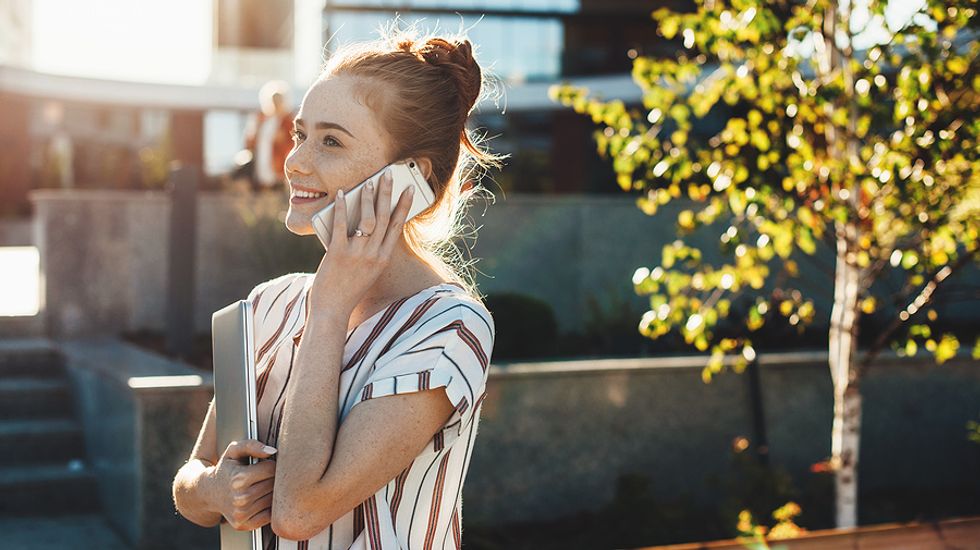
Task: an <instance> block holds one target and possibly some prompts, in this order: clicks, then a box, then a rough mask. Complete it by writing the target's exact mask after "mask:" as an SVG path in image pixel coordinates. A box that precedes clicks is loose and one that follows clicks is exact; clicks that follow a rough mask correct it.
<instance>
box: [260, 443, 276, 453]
mask: <svg viewBox="0 0 980 550" xmlns="http://www.w3.org/2000/svg"><path fill="white" fill-rule="evenodd" d="M262 452H263V453H266V454H270V455H272V454H276V453H278V452H279V449H276V448H275V447H270V446H268V445H266V446H265V447H262Z"/></svg>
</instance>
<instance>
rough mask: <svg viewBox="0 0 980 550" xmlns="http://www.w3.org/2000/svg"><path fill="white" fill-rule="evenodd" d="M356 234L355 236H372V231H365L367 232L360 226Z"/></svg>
mask: <svg viewBox="0 0 980 550" xmlns="http://www.w3.org/2000/svg"><path fill="white" fill-rule="evenodd" d="M354 236H355V237H370V236H371V234H370V233H365V232H363V231H361V230H360V228H358V229H357V230H356V231H354Z"/></svg>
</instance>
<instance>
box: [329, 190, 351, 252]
mask: <svg viewBox="0 0 980 550" xmlns="http://www.w3.org/2000/svg"><path fill="white" fill-rule="evenodd" d="M346 242H347V199H346V195H345V194H344V190H343V189H339V190H337V198H335V199H334V207H333V235H331V236H330V244H332V245H333V244H339V243H346Z"/></svg>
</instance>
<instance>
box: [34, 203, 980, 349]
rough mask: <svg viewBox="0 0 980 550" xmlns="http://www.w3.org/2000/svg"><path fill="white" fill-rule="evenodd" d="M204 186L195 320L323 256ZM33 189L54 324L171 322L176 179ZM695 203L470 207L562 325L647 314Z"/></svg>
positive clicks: (493, 278)
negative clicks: (614, 306)
mask: <svg viewBox="0 0 980 550" xmlns="http://www.w3.org/2000/svg"><path fill="white" fill-rule="evenodd" d="M199 197H200V198H199V203H198V218H197V219H198V228H197V235H198V239H197V249H196V253H195V257H196V262H197V277H196V283H195V285H196V288H195V302H194V303H195V306H196V311H195V329H196V331H198V332H200V333H206V332H207V331H209V330H210V323H211V313H212V312H214V311H215V310H217V309H219V308H221V307H223V306H225V305H227V304H229V303H231V302H232V301H234V300H237V299H240V298H242V297H244V296H245V295H246V293H247V292H248V291H249V290H251V288H252V287H253V286H254V285H255V284H258V283H259V282H261V281H264V280H267V279H269V278H271V277H274V276H278V275H281V274H284V273H288V272H291V271H305V272H312V271H315V270H316V266H317V264H318V263H319V255H320V254H322V252H321V250H322V249H321V248H320V247H319V244H318V242H317V241H316V239H315V237H313V236H308V237H306V238H298V237H297V236H295V235H293V234H291V233H289V232H288V231H287V230H286V229H285V226H284V225H283V223H282V219H283V217H282V216H283V214H284V208H285V207H286V202H285V198H284V197H283V196H280V195H279V194H265V195H261V196H253V195H248V194H235V193H231V192H228V193H213V192H203V193H201V194H200V195H199ZM31 200H32V201H33V202H34V206H35V212H36V214H35V219H34V242H35V243H37V246H38V247H39V248H40V251H41V269H42V272H43V275H44V279H45V283H46V285H45V286H46V291H45V292H46V294H45V300H44V303H45V304H46V310H45V316H46V323H47V332H48V334H49V335H51V336H55V337H59V336H72V335H91V334H116V333H119V332H120V331H130V330H138V329H155V330H162V329H163V327H164V324H165V319H166V311H165V310H166V304H167V299H166V278H167V268H166V261H167V243H168V240H169V229H168V228H169V215H170V201H169V198H168V196H167V194H166V193H164V192H157V191H153V192H150V191H147V192H135V191H107V190H99V191H80V190H38V191H34V192H33V193H32V194H31ZM686 207H687V205H685V204H684V203H683V201H675V202H674V203H671V204H670V205H668V206H667V207H664V208H662V209H661V211H660V212H659V213H658V214H657V215H656V216H652V217H651V216H647V215H645V214H643V213H642V212H641V211H640V210H639V209H637V207H636V206H635V204H634V197H633V196H630V195H626V194H624V195H621V196H592V195H572V196H569V195H562V196H540V195H516V194H511V195H508V196H503V195H501V196H499V197H497V202H496V203H495V204H490V205H485V204H483V203H482V202H481V203H477V204H476V205H474V206H473V208H472V209H471V210H470V219H471V220H472V224H473V225H474V226H476V227H480V230H479V233H478V235H479V236H478V238H477V240H476V242H475V243H473V242H472V241H467V244H468V245H469V246H471V247H472V254H471V256H472V257H473V258H478V259H480V260H479V261H478V262H477V263H476V266H475V267H476V269H478V270H479V273H478V274H477V282H478V284H479V286H480V288H481V290H482V291H483V292H484V293H492V292H502V291H513V292H520V293H524V294H529V295H532V296H535V297H538V298H540V299H543V300H544V301H546V302H548V303H549V304H551V306H552V307H553V308H554V311H555V315H556V317H557V319H558V323H559V330H562V331H567V330H580V329H581V328H582V327H583V325H584V323H586V322H587V321H588V318H589V309H588V300H587V298H588V297H589V296H594V297H595V298H596V299H597V300H598V301H599V303H600V304H609V303H615V302H620V301H625V303H626V304H627V305H628V306H630V307H632V308H633V310H634V312H637V311H638V312H639V313H636V314H635V317H636V320H637V322H638V321H639V316H640V314H641V313H642V311H645V310H646V307H647V298H646V297H642V296H637V295H636V294H635V293H634V291H633V286H632V283H631V277H632V275H633V272H634V271H635V270H636V268H637V267H639V266H647V267H650V268H652V267H654V266H656V265H658V263H659V261H660V251H661V248H662V247H663V245H664V244H667V243H669V242H672V241H674V240H675V238H676V233H675V228H674V221H675V220H676V215H677V212H678V211H680V210H681V209H683V208H686ZM484 212H485V213H484ZM481 226H482V227H481ZM723 230H724V228H717V227H712V228H708V229H705V230H704V231H702V232H701V233H699V234H698V235H697V236H696V237H694V238H692V239H690V241H691V242H693V243H695V244H698V245H700V246H703V248H704V250H705V260H706V261H709V262H712V263H715V264H716V265H717V263H719V262H720V261H722V258H721V257H720V256H719V255H718V254H717V252H716V251H717V238H718V236H719V235H720V233H721V232H722V231H723ZM800 256H802V258H801V259H800V260H799V264H800V268H801V270H803V272H804V273H820V270H824V271H827V272H828V275H825V276H817V277H816V278H812V279H810V280H808V281H801V282H800V283H799V284H794V286H796V287H797V288H800V289H801V290H803V291H804V292H805V293H806V294H807V295H808V296H810V297H813V298H814V299H815V301H816V303H817V308H818V310H820V311H823V312H827V311H829V306H830V301H829V300H830V298H832V293H831V292H829V291H828V286H827V283H828V281H830V280H832V273H833V257H832V256H830V255H829V252H828V251H827V250H823V249H821V253H820V254H819V255H818V257H817V258H816V259H813V258H810V257H806V256H805V255H803V254H800ZM726 260H728V261H730V259H726ZM828 277H830V278H828ZM955 277H956V278H957V280H958V281H959V282H960V283H959V284H962V283H964V282H965V283H972V282H973V281H977V280H978V279H980V271H978V270H977V269H976V267H975V266H968V267H967V268H966V269H964V270H963V272H961V273H958V274H957V275H955ZM937 307H938V308H939V313H940V317H941V318H944V319H945V318H948V316H949V315H953V316H954V317H955V318H963V319H966V320H973V322H975V321H976V318H977V317H976V308H973V307H971V304H969V303H963V302H952V303H950V302H947V303H945V304H939V305H938V306H937Z"/></svg>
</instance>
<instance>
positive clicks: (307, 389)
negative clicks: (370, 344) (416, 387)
mask: <svg viewBox="0 0 980 550" xmlns="http://www.w3.org/2000/svg"><path fill="white" fill-rule="evenodd" d="M349 318H350V315H349V313H348V312H347V311H346V310H344V311H341V312H337V313H326V312H322V313H317V314H315V315H314V314H313V312H311V314H310V316H309V318H308V319H307V324H306V327H305V329H304V331H303V335H302V337H301V339H300V344H299V347H298V349H297V351H296V357H295V358H294V363H293V372H292V375H291V377H290V379H289V383H288V385H287V389H286V397H285V405H284V407H283V412H282V415H283V418H282V426H281V428H280V432H279V439H278V443H277V445H276V446H277V448H278V449H279V454H278V458H277V459H276V477H275V484H274V490H273V503H272V530H273V532H275V533H276V534H277V535H279V536H281V537H283V538H286V539H289V540H306V539H308V538H311V537H312V536H313V535H315V534H316V533H319V532H320V531H322V530H323V529H325V528H326V527H327V526H329V525H330V524H332V523H333V522H335V521H336V520H338V519H339V518H341V517H343V516H344V514H346V513H347V512H349V511H350V510H352V509H354V507H356V506H357V505H358V504H360V503H361V502H364V501H365V500H366V499H368V498H369V497H370V496H371V495H373V494H374V493H376V492H377V491H378V490H379V489H380V488H381V487H384V485H385V484H386V483H388V482H389V481H391V480H392V479H394V478H395V477H396V476H397V475H398V473H399V472H401V471H402V470H404V469H405V468H406V467H407V466H408V465H409V464H411V462H412V460H414V459H415V457H417V456H418V454H419V453H420V452H421V451H422V449H423V448H424V447H425V446H426V445H427V444H428V442H429V441H430V440H431V439H432V436H433V435H434V434H435V433H436V432H437V431H438V430H439V429H440V428H441V427H442V426H443V425H444V424H445V422H446V421H447V420H448V419H449V418H450V415H451V414H452V412H453V410H454V408H453V405H452V403H451V402H450V400H449V398H448V396H447V394H446V390H445V389H444V388H442V387H439V388H435V389H432V390H424V391H418V392H413V393H408V394H401V395H391V396H387V397H388V398H387V399H385V398H379V399H371V400H368V401H366V402H364V403H361V404H360V406H358V407H354V408H353V409H352V410H351V412H350V414H349V415H348V416H347V418H346V419H345V420H344V422H343V424H342V425H340V427H339V430H338V426H337V422H338V396H339V393H340V389H339V384H340V371H341V368H342V361H343V350H344V343H345V340H346V334H345V333H346V330H347V324H348V321H349Z"/></svg>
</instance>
